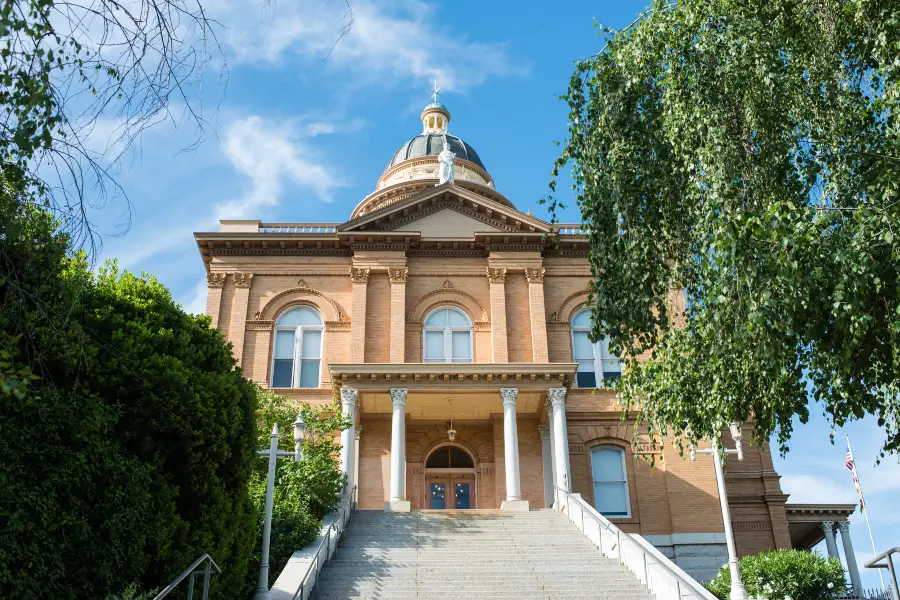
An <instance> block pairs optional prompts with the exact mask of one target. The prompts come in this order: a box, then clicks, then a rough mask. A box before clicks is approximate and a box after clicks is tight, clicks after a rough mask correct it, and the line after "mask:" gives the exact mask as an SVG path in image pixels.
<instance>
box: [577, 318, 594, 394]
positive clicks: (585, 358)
mask: <svg viewBox="0 0 900 600" xmlns="http://www.w3.org/2000/svg"><path fill="white" fill-rule="evenodd" d="M572 356H573V358H574V359H575V362H577V363H578V372H577V373H576V374H575V383H576V384H577V385H578V387H580V388H594V387H597V374H596V368H595V366H594V348H593V344H591V341H590V340H589V339H588V333H587V331H573V332H572Z"/></svg>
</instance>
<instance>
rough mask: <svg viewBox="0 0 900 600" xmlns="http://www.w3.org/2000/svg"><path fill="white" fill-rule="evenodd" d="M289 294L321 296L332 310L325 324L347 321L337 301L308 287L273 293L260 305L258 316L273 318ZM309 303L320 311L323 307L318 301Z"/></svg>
mask: <svg viewBox="0 0 900 600" xmlns="http://www.w3.org/2000/svg"><path fill="white" fill-rule="evenodd" d="M291 294H295V295H297V296H307V295H310V296H316V297H319V298H322V300H324V301H325V303H326V304H325V306H328V307H329V308H330V309H331V311H332V314H331V315H330V317H331V318H330V319H326V320H325V322H326V324H327V322H328V321H340V322H349V319H348V318H347V314H346V313H345V312H344V311H343V309H341V307H340V306H339V305H338V303H337V302H335V301H334V300H332V299H331V298H329V297H328V296H327V295H326V294H325V293H324V292H320V291H319V290H314V289H311V288H308V287H295V288H290V289H287V290H284V291H283V292H279V293H277V294H275V295H274V296H272V298H271V300H269V301H268V302H266V304H265V306H263V307H262V310H260V311H259V314H260V316H261V317H262V318H263V319H274V317H275V313H276V312H280V309H281V308H283V307H284V306H285V304H286V303H289V301H286V300H285V297H286V296H289V295H291ZM307 302H309V301H307ZM309 303H310V304H312V305H313V306H315V307H316V308H318V309H319V310H320V311H321V310H322V308H324V307H323V306H321V305H320V303H316V302H309Z"/></svg>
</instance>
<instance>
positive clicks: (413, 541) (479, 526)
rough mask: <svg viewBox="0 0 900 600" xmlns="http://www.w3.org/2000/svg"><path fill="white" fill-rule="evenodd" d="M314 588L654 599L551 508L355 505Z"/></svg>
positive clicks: (373, 594) (481, 599)
mask: <svg viewBox="0 0 900 600" xmlns="http://www.w3.org/2000/svg"><path fill="white" fill-rule="evenodd" d="M316 597H318V598H320V599H322V600H325V599H335V600H336V599H338V598H340V599H341V600H344V599H351V598H352V599H356V598H371V599H375V598H379V599H388V598H389V599H392V600H393V599H397V600H399V599H401V598H403V599H409V598H434V599H438V598H440V599H442V600H445V599H447V598H452V599H453V600H466V599H475V600H487V599H488V598H491V599H494V598H499V599H506V598H543V599H553V600H588V599H592V600H595V599H615V600H619V599H621V600H651V596H650V594H649V592H648V591H647V588H646V587H644V585H643V584H641V583H640V582H639V581H638V579H637V578H636V577H635V576H634V575H632V574H631V573H630V572H628V571H627V570H626V569H625V568H624V567H621V566H620V565H619V564H618V563H617V562H616V561H615V560H612V559H608V558H604V557H603V556H601V555H600V551H599V550H597V548H596V547H595V546H594V545H593V544H591V542H589V541H588V540H587V538H585V537H584V536H583V535H582V534H581V532H580V531H578V529H577V528H576V527H575V525H574V524H572V522H571V521H569V520H568V519H567V518H566V517H565V516H564V515H561V514H559V513H556V512H554V511H551V510H534V511H530V512H527V513H511V512H500V511H491V510H471V511H469V510H467V511H446V512H445V511H414V512H412V513H408V514H398V513H383V512H381V511H377V512H376V511H359V512H356V513H354V515H353V517H352V518H351V519H350V522H349V524H348V526H347V530H346V531H345V533H344V537H343V539H342V542H341V543H340V544H339V546H338V550H337V552H336V554H335V555H334V557H333V558H332V559H331V560H330V561H329V562H328V563H327V565H326V567H325V569H324V570H323V571H322V573H321V576H320V579H319V581H318V583H317V585H316Z"/></svg>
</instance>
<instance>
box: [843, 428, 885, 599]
mask: <svg viewBox="0 0 900 600" xmlns="http://www.w3.org/2000/svg"><path fill="white" fill-rule="evenodd" d="M846 435H847V452H849V453H850V458H853V449H852V448H851V447H850V434H849V433H848V434H846ZM853 471H854V474H855V475H856V480H857V483H856V485H857V486H859V493H860V496H862V483H860V482H859V471H858V470H857V469H856V459H853ZM859 512H861V513H862V514H863V516H864V517H865V518H866V528H868V530H869V541H870V542H872V554H873V556H878V550H876V549H875V536H873V535H872V525H871V524H870V523H869V513H868V512H867V511H866V509H865V508H864V507H861V509H860V511H859ZM842 533H843V532H842ZM878 578H879V579H880V580H881V591H882V592H884V591H887V590H886V589H885V587H884V576H883V575H882V574H881V569H878Z"/></svg>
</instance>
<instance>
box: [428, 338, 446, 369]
mask: <svg viewBox="0 0 900 600" xmlns="http://www.w3.org/2000/svg"><path fill="white" fill-rule="evenodd" d="M425 362H444V332H443V331H426V332H425Z"/></svg>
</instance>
